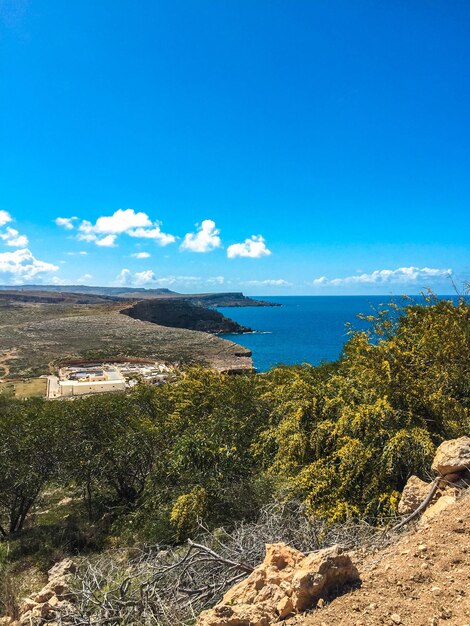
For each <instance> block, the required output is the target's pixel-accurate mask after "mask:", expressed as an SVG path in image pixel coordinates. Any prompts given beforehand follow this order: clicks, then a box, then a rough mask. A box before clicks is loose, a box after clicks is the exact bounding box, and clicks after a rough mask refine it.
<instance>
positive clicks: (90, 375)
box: [58, 367, 126, 398]
mask: <svg viewBox="0 0 470 626" xmlns="http://www.w3.org/2000/svg"><path fill="white" fill-rule="evenodd" d="M60 374H61V375H60V379H59V394H58V395H59V396H60V397H63V398H70V397H72V396H84V395H88V394H93V393H109V392H111V391H125V390H126V380H125V378H124V376H123V375H122V374H121V373H120V372H119V371H118V370H117V369H116V368H114V367H106V368H103V369H96V368H66V369H64V370H61V372H60Z"/></svg>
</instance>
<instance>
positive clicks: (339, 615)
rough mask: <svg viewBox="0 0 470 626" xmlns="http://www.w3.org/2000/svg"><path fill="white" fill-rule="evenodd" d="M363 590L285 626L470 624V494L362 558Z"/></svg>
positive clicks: (288, 622)
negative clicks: (394, 541)
mask: <svg viewBox="0 0 470 626" xmlns="http://www.w3.org/2000/svg"><path fill="white" fill-rule="evenodd" d="M352 557H353V560H354V561H355V563H356V565H357V566H358V569H359V571H360V575H361V579H362V585H361V587H359V588H357V589H354V590H350V591H349V592H348V593H345V594H344V595H342V596H340V597H337V598H335V599H334V600H332V601H331V602H329V603H328V602H327V603H325V605H324V606H323V607H322V608H317V609H315V610H314V611H313V612H311V613H310V614H308V615H305V614H304V615H302V616H300V615H299V616H296V617H295V618H292V619H290V620H288V621H286V622H285V624H286V626H294V625H295V626H370V625H376V624H377V625H380V624H387V625H390V626H396V625H397V624H403V625H406V626H470V496H465V497H463V498H462V499H460V500H459V501H457V502H456V503H455V504H453V505H451V506H450V507H448V508H447V509H445V511H444V512H442V513H441V514H440V515H438V516H437V517H435V518H434V519H432V520H430V521H429V522H428V523H427V524H426V525H423V526H421V527H420V526H418V527H417V528H416V530H412V531H409V532H407V533H406V534H404V535H403V537H402V538H401V539H400V540H399V542H398V543H396V544H394V545H392V546H389V547H388V548H386V549H385V550H383V551H381V552H378V553H376V554H374V555H369V556H368V557H365V558H364V559H363V560H362V561H361V560H359V558H358V557H359V555H352Z"/></svg>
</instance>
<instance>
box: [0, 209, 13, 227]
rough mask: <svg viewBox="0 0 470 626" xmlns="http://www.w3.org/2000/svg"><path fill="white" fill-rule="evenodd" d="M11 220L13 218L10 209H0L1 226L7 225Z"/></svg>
mask: <svg viewBox="0 0 470 626" xmlns="http://www.w3.org/2000/svg"><path fill="white" fill-rule="evenodd" d="M11 221H13V220H12V217H11V215H10V214H9V213H8V211H4V210H3V209H2V210H0V226H5V224H8V222H11Z"/></svg>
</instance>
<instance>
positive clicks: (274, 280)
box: [245, 278, 292, 287]
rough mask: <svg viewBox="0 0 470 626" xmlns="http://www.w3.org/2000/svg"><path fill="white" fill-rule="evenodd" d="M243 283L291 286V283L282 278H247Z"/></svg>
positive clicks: (262, 285)
mask: <svg viewBox="0 0 470 626" xmlns="http://www.w3.org/2000/svg"><path fill="white" fill-rule="evenodd" d="M245 285H253V286H255V287H292V283H290V282H288V281H287V280H284V279H283V278H267V279H266V280H247V281H246V282H245Z"/></svg>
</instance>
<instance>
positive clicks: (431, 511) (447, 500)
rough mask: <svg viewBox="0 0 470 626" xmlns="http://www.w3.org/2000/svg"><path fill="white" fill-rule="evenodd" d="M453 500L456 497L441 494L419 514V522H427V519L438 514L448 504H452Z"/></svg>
mask: <svg viewBox="0 0 470 626" xmlns="http://www.w3.org/2000/svg"><path fill="white" fill-rule="evenodd" d="M455 501H456V498H455V497H454V496H442V497H441V498H439V500H437V501H436V502H435V503H434V504H431V506H428V508H427V509H426V510H425V511H424V513H423V514H422V515H421V519H420V524H422V523H426V522H429V520H431V519H432V518H433V517H436V515H439V513H442V511H444V509H446V508H447V507H448V506H450V505H451V504H454V502H455Z"/></svg>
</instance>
